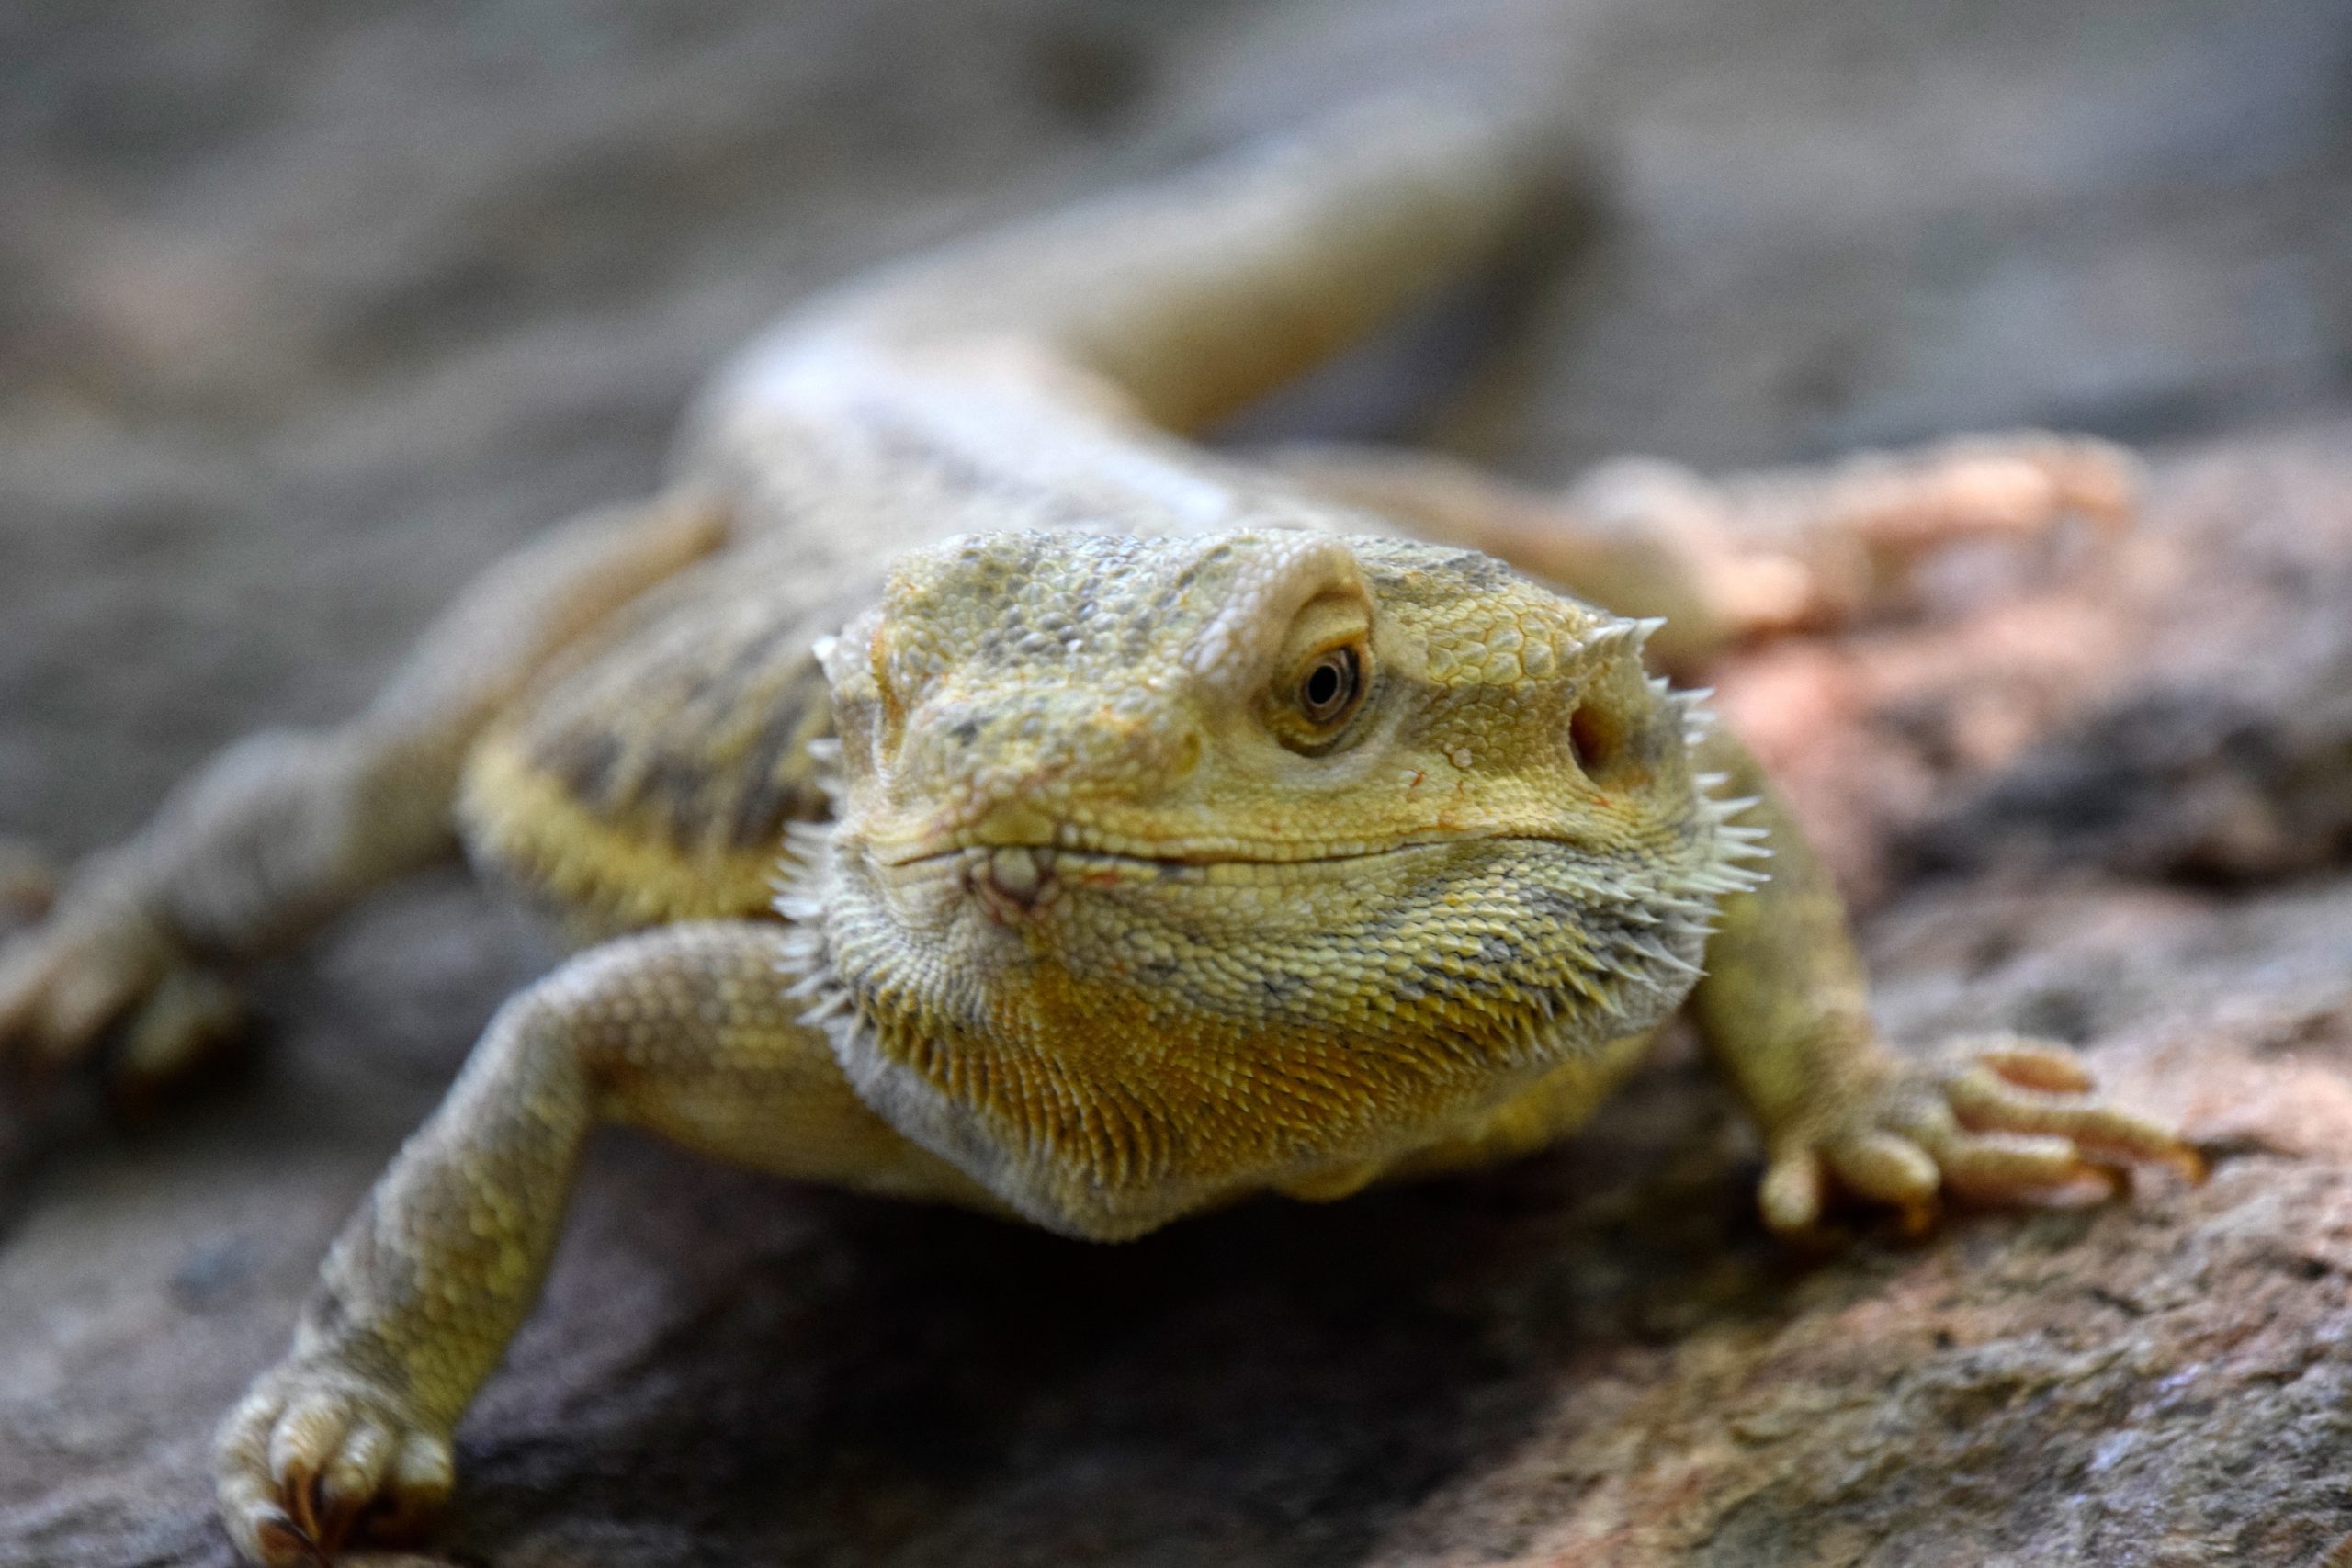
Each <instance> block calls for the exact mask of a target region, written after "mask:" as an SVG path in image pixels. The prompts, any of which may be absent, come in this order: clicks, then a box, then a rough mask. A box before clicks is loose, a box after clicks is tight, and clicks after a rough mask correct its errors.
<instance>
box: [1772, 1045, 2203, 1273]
mask: <svg viewBox="0 0 2352 1568" xmlns="http://www.w3.org/2000/svg"><path fill="white" fill-rule="evenodd" d="M2091 1088H2092V1084H2091V1078H2090V1075H2089V1074H2088V1073H2087V1072H2086V1070H2085V1069H2084V1068H2083V1066H2082V1064H2081V1063H2080V1062H2079V1061H2078V1060H2077V1059H2076V1058H2075V1055H2074V1054H2073V1053H2072V1052H2070V1051H2067V1050H2065V1049H2064V1047H2061V1046H2056V1045H2051V1044H2047V1043H2042V1042H2040V1041H2031V1040H2024V1039H2020V1038H2018V1037H2016V1036H2010V1035H2002V1036H1996V1037H1991V1038H1987V1039H1984V1040H1978V1041H1973V1042H1968V1043H1963V1044H1962V1045H1961V1046H1958V1047H1955V1049H1954V1050H1953V1052H1952V1053H1951V1056H1950V1058H1949V1059H1948V1060H1947V1061H1945V1062H1944V1063H1943V1064H1941V1065H1927V1064H1922V1065H1917V1066H1910V1067H1908V1068H1905V1069H1903V1070H1899V1071H1897V1072H1895V1073H1894V1074H1893V1075H1892V1076H1891V1077H1889V1078H1888V1079H1887V1081H1885V1082H1884V1083H1883V1084H1881V1085H1879V1086H1878V1087H1877V1088H1876V1089H1871V1090H1868V1091H1865V1092H1864V1093H1863V1094H1862V1095H1861V1096H1860V1098H1859V1099H1858V1100H1857V1101H1856V1102H1855V1103H1854V1104H1853V1105H1851V1106H1850V1107H1849V1108H1848V1109H1847V1110H1846V1111H1844V1112H1843V1113H1842V1115H1838V1116H1832V1117H1826V1118H1824V1119H1823V1120H1822V1121H1821V1122H1816V1123H1815V1124H1814V1125H1815V1130H1814V1131H1813V1132H1812V1133H1811V1134H1809V1135H1804V1136H1799V1137H1795V1138H1793V1139H1792V1140H1790V1141H1788V1142H1787V1143H1786V1144H1784V1145H1783V1146H1781V1148H1780V1149H1779V1150H1778V1152H1777V1153H1776V1155H1775V1157H1774V1161H1773V1165H1772V1168H1771V1169H1770V1171H1769V1172H1768V1173H1767V1175H1766V1180H1765V1186H1764V1189H1763V1190H1762V1192H1761V1193H1760V1195H1759V1200H1760V1202H1761V1205H1762V1208H1763V1211H1764V1215H1765V1218H1766V1220H1767V1222H1768V1223H1769V1224H1771V1225H1772V1226H1773V1228H1775V1229H1777V1230H1781V1231H1785V1232H1790V1233H1802V1232H1804V1231H1808V1230H1811V1229H1812V1228H1814V1227H1815V1225H1817V1224H1818V1223H1819V1220H1820V1216H1821V1213H1822V1211H1823V1208H1824V1205H1825V1200H1826V1186H1827V1181H1828V1179H1831V1178H1834V1179H1835V1181H1836V1183H1837V1185H1838V1188H1840V1189H1842V1190H1844V1191H1846V1192H1848V1193H1849V1194H1850V1195H1852V1196H1853V1197H1856V1198H1860V1199H1863V1200H1866V1201H1871V1202H1877V1203H1883V1204H1887V1205H1890V1206H1892V1207H1893V1208H1894V1209H1895V1210H1896V1211H1897V1213H1899V1214H1900V1215H1901V1216H1902V1217H1903V1220H1904V1225H1905V1229H1906V1230H1910V1231H1917V1230H1919V1229H1923V1228H1925V1227H1926V1225H1927V1224H1930V1223H1932V1220H1933V1217H1934V1215H1935V1213H1936V1212H1937V1206H1938V1202H1939V1198H1940V1197H1941V1196H1943V1195H1947V1194H1949V1195H1951V1196H1956V1197H1961V1198H1965V1199H1968V1200H1970V1201H1976V1202H1989V1203H2014V1202H2019V1201H2040V1200H2049V1199H2053V1198H2054V1199H2064V1197H2066V1196H2068V1195H2069V1194H2072V1195H2075V1196H2077V1197H2079V1196H2083V1195H2085V1194H2087V1193H2096V1194H2097V1195H2098V1196H2102V1197H2104V1196H2111V1195H2114V1194H2117V1193H2120V1192H2123V1191H2127V1190H2129V1188H2130V1184H2131V1165H2132V1164H2133V1163H2135V1162H2146V1163H2157V1164H2167V1165H2171V1166H2173V1167H2174V1168H2177V1169H2178V1170H2180V1171H2181V1172H2182V1173H2183V1174H2184V1175H2185V1176H2187V1177H2188V1178H2189V1179H2191V1180H2199V1179H2202V1178H2203V1175H2204V1169H2205V1167H2204V1161H2203V1160H2202V1159H2201V1158H2200V1157H2199V1156H2198V1155H2197V1153H2196V1152H2195V1151H2194V1150H2193V1149H2191V1148H2189V1147H2188V1145H2186V1144H2184V1143H2182V1142H2181V1140H2180V1138H2179V1136H2178V1135H2177V1134H2176V1133H2175V1132H2174V1131H2173V1130H2172V1129H2171V1128H2169V1127H2166V1126H2165V1125H2164V1124H2163V1123H2162V1122H2157V1121H2155V1120H2154V1119H2152V1118H2150V1117H2146V1116H2143V1115H2139V1114H2137V1113H2135V1112H2132V1111H2125V1110H2122V1109H2121V1108H2120V1107H2117V1106H2114V1105H2110V1104H2109V1103H2107V1102H2106V1101H2104V1100H2099V1099H2098V1098H2096V1097H2095V1096H2093V1095H2092V1094H2091V1093H2090V1089H2091Z"/></svg>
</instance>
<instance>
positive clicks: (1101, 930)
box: [784, 530, 1745, 1235]
mask: <svg viewBox="0 0 2352 1568" xmlns="http://www.w3.org/2000/svg"><path fill="white" fill-rule="evenodd" d="M1641 637H1642V627H1640V626H1637V625H1636V624H1634V623H1631V622H1627V621H1623V620H1619V619H1616V618H1613V617H1611V616H1608V615H1602V614H1600V612H1597V611H1595V610H1593V609H1590V608H1589V607H1587V606H1585V605H1583V604H1577V603H1576V602H1574V601H1572V600H1567V599H1564V598H1562V597H1560V596H1558V595H1557V594H1555V593H1552V592H1547V591H1545V590H1544V589H1543V588H1541V587H1539V586H1537V585H1535V584H1533V583H1532V582H1530V581H1527V580H1525V579H1523V578H1521V577H1519V576H1517V575H1516V574H1514V573H1512V572H1511V571H1510V570H1509V569H1508V568H1506V567H1504V566H1503V565H1502V564H1500V563H1499V562H1498V561H1495V560H1493V559H1491V558H1487V557H1485V556H1481V555H1477V554H1474V553H1469V552H1464V551H1460V550H1453V549H1444V548H1439V547H1429V546H1422V545H1414V544H1406V543H1401V542H1397V541H1391V540H1384V539H1371V538H1363V539H1342V538H1338V537H1334V536H1327V535H1320V534H1314V533H1306V532H1292V531H1276V530H1269V531H1264V532H1259V533H1240V534H1231V535H1225V536H1218V537H1215V538H1211V539H1205V540H1202V539H1192V540H1170V539H1149V538H1145V539H1136V538H1125V537H1107V536H1086V535H1074V534H1043V533H1015V534H995V535H980V536H967V537H965V538H961V539H956V540H951V541H949V542H947V543H945V544H943V545H940V546H938V547H933V548H929V549H924V550H921V551H917V552H914V553H912V554H910V555H908V556H906V557H903V558H900V559H899V561H898V562H897V563H895V566H894V569H893V570H892V572H891V575H890V578H889V581H888V587H887V589H886V592H885V593H884V596H883V599H882V602H881V603H880V604H878V605H877V606H876V608H875V609H874V610H872V611H871V612H869V613H868V614H866V615H864V616H862V617H861V618H859V619H858V620H856V621H855V622H854V623H852V624H851V625H850V626H848V627H847V628H846V629H845V630H844V631H843V632H842V635H841V636H840V637H838V638H836V639H833V640H832V641H831V643H830V644H829V645H827V646H826V647H825V648H823V649H821V653H820V656H821V658H822V660H823V662H824V666H825V670H826V673H827V676H828V678H829V680H830V682H831V687H832V693H833V705H834V717H835V723H836V726H837V728H838V733H839V744H840V746H841V759H840V761H841V769H842V781H841V792H842V793H841V798H840V800H839V803H838V817H837V820H836V821H835V822H834V823H833V824H832V826H831V828H830V829H828V830H826V831H825V833H824V834H823V836H822V838H821V839H812V840H809V842H808V843H807V844H805V845H804V846H803V853H802V855H801V867H800V871H799V873H798V877H797V883H796V885H795V886H794V887H793V889H792V891H791V892H790V893H789V894H788V895H787V896H786V900H785V905H784V907H785V909H786V913H787V914H788V915H791V916H793V917H794V918H795V919H797V921H798V922H799V923H800V925H801V928H802V930H803V931H804V932H805V933H806V935H805V938H804V940H805V941H806V942H807V943H808V959H807V968H808V972H809V978H808V981H807V987H808V990H809V994H811V995H815V996H817V997H819V998H820V1000H819V1002H818V1004H817V1011H818V1012H819V1013H820V1014H824V1015H826V1016H828V1017H829V1018H830V1020H831V1024H832V1027H833V1029H834V1032H835V1041H836V1045H837V1048H838V1050H839V1053H840V1055H841V1056H842V1061H843V1064H844V1066H845V1067H847V1069H848V1070H849V1071H850V1073H851V1075H852V1077H853V1078H854V1080H855V1081H856V1082H857V1083H858V1085H859V1088H860V1089H861V1092H863V1093H864V1094H865V1096H866V1098H867V1100H869V1102H870V1103H873V1104H875V1105H876V1107H877V1108H878V1109H881V1110H882V1111H884V1113H885V1114H886V1115H888V1117H890V1119H891V1120H892V1121H893V1122H896V1123H897V1124H898V1125H899V1127H900V1128H901V1130H902V1131H906V1132H908V1133H909V1134H910V1135H913V1136H916V1137H917V1138H918V1139H919V1140H920V1141H922V1142H924V1143H926V1144H927V1145H930V1146H932V1147H933V1148H934V1149H935V1150H937V1151H938V1152H940V1153H943V1154H945V1155H947V1156H948V1157H950V1158H952V1159H955V1160H956V1161H957V1163H959V1164H961V1165H963V1166H965V1168H967V1170H969V1171H971V1172H972V1174H974V1175H976V1176H978V1177H980V1178H981V1179H983V1180H984V1181H987V1182H989V1185H991V1186H992V1187H993V1188H995V1189H996V1190H998V1191H999V1192H1000V1194H1001V1195H1003V1196H1005V1197H1007V1198H1008V1200H1010V1201H1012V1202H1013V1203H1014V1204H1015V1206H1016V1207H1020V1208H1023V1210H1024V1211H1026V1212H1028V1213H1030V1214H1031V1217H1033V1218H1036V1219H1039V1220H1040V1221H1042V1222H1043V1223H1046V1224H1057V1225H1059V1226H1060V1227H1061V1228H1064V1229H1071V1230H1077V1231H1080V1232H1082V1233H1084V1234H1090V1235H1111V1234H1126V1233H1127V1232H1128V1231H1131V1230H1135V1229H1141V1228H1148V1224H1156V1223H1158V1222H1159V1219H1162V1218H1165V1217H1167V1215H1168V1213H1172V1212H1175V1211H1178V1210H1181V1209H1183V1208H1188V1207H1193V1206H1197V1205H1198V1204H1199V1203H1200V1202H1203V1201H1209V1200H1210V1199H1211V1198H1213V1197H1215V1196H1216V1195H1218V1194H1221V1193H1223V1192H1225V1191H1228V1190H1238V1189H1239V1188H1241V1187H1244V1186H1249V1185H1254V1184H1260V1183H1262V1182H1265V1181H1267V1180H1269V1179H1285V1178H1289V1177H1298V1176H1302V1175H1305V1174H1306V1173H1311V1172H1312V1171H1314V1170H1316V1169H1317V1168H1328V1167H1329V1166H1330V1165H1331V1164H1332V1163H1333V1162H1335V1161H1336V1162H1345V1161H1350V1160H1353V1161H1362V1160H1363V1159H1366V1158H1379V1157H1385V1156H1387V1155H1391V1154H1394V1153H1396V1152H1398V1151H1399V1150H1401V1149H1404V1148H1408V1147H1410V1146H1412V1145H1413V1141H1414V1140H1415V1139H1419V1140H1421V1141H1427V1140H1428V1139H1429V1138H1430V1137H1431V1136H1433V1135H1436V1134H1442V1132H1443V1130H1444V1129H1445V1127H1446V1126H1447V1125H1448V1124H1449V1121H1450V1119H1459V1118H1462V1117H1464V1116H1466V1115H1471V1114H1475V1113H1476V1112H1477V1111H1479V1110H1481V1109H1482V1108H1486V1107H1489V1106H1491V1105H1492V1104H1493V1103H1495V1102H1496V1100H1498V1098H1500V1097H1501V1096H1503V1095H1505V1094H1507V1093H1509V1092H1510V1091H1512V1090H1513V1089H1519V1088H1521V1087H1523V1086H1524V1085H1525V1083H1526V1082H1527V1081H1528V1080H1529V1079H1530V1077H1532V1075H1534V1074H1536V1073H1538V1072H1541V1071H1544V1070H1545V1069H1547V1068H1549V1067H1552V1066H1557V1065H1559V1064H1560V1063H1562V1062H1563V1061H1565V1060H1566V1059H1567V1058H1569V1057H1570V1056H1572V1055H1574V1054H1575V1053H1577V1052H1580V1051H1582V1052H1589V1051H1594V1050H1597V1049H1599V1047H1600V1046H1601V1045H1602V1044H1605V1043H1608V1042H1610V1041H1611V1040H1614V1039H1618V1038H1621V1037H1623V1036H1625V1035H1627V1034H1630V1033H1633V1032H1637V1031H1639V1030H1641V1029H1644V1028H1645V1027H1646V1026H1648V1025H1649V1024H1651V1023H1652V1022H1654V1021H1656V1020H1657V1018H1658V1017H1660V1016H1662V1015H1663V1013H1664V1012H1666V1011H1667V1010H1669V1009H1670V1008H1671V1007H1672V1006H1673V1005H1674V1004H1675V1003H1676V1002H1677V1001H1678V1000H1679V998H1680V997H1681V996H1682V994H1683V993H1684V991H1685V990H1687V988H1688V987H1689V984H1690V982H1691V978H1692V976H1694V975H1695V973H1696V970H1695V965H1696V964H1697V963H1698V961H1699V958H1700V954H1701V949H1702V945H1703V942H1704V939H1705V933H1706V930H1707V923H1708V920H1709V919H1710V918H1711V916H1712V913H1713V900H1714V897H1716V896H1717V895H1718V894H1720V893H1722V892H1724V891H1727V890H1728V889H1729V888H1731V887H1732V886H1736V885H1737V884H1738V882H1739V880H1740V879H1741V878H1742V877H1743V876H1744V875H1745V874H1744V873H1741V872H1739V871H1737V870H1736V869H1733V868H1732V865H1731V861H1732V859H1733V858H1734V857H1736V855H1737V854H1738V853H1739V852H1740V850H1739V841H1738V835H1739V832H1740V830H1739V829H1726V828H1725V827H1724V820H1723V819H1724V816H1725V814H1726V808H1725V807H1723V806H1721V805H1719V804H1718V803H1716V802H1713V801H1712V800H1710V799H1709V798H1708V796H1707V789H1706V784H1707V781H1705V780H1704V779H1702V778H1701V777H1699V776H1697V775H1695V774H1694V773H1693V769H1692V764H1691V754H1690V750H1689V746H1688V739H1689V735H1690V732H1691V729H1692V728H1693V726H1694V724H1695V722H1696V719H1695V717H1694V715H1693V713H1692V711H1691V708H1690V706H1689V705H1688V703H1687V702H1686V701H1685V700H1684V699H1682V698H1680V697H1678V696H1675V695H1672V694H1668V692H1667V691H1666V690H1665V688H1664V686H1663V683H1662V682H1652V681H1651V680H1650V679H1649V678H1648V677H1647V676H1646V675H1645V671H1643V669H1642V665H1641V658H1640V643H1641Z"/></svg>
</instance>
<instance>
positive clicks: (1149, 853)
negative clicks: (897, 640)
mask: <svg viewBox="0 0 2352 1568" xmlns="http://www.w3.org/2000/svg"><path fill="white" fill-rule="evenodd" d="M1535 836H1537V835H1531V834H1529V833H1526V832H1524V831H1523V830H1522V831H1518V832H1513V831H1510V830H1508V829H1461V828H1455V829H1430V830H1428V831H1425V832H1417V833H1409V834H1406V835H1404V836H1402V837H1399V838H1393V839H1387V840H1381V841H1378V842H1371V841H1366V840H1344V839H1342V840H1307V839H1283V840H1242V839H1216V838H1171V839H1162V840H1149V839H1141V838H1132V837H1128V836H1125V835H1122V834H1116V833H1106V832H1103V831H1101V830H1099V829H1089V828H1081V827H1079V826H1077V825H1075V824H1071V823H1063V824H1057V826H1056V827H1055V828H1054V829H1052V832H1051V835H1050V837H1047V836H1036V835H1028V834H1024V835H1022V836H1019V837H1013V836H1010V835H1002V834H994V833H989V832H987V831H985V830H978V831H974V830H966V831H963V832H956V833H948V834H939V835H932V836H926V837H922V838H912V839H905V840H898V841H896V842H885V843H880V844H875V845H872V846H871V847H870V848H869V850H868V852H867V853H868V858H869V859H870V860H871V862H872V863H874V864H875V865H876V866H877V867H879V868H881V869H883V870H885V871H889V872H903V871H911V870H914V869H916V868H921V867H934V868H935V867H944V866H946V865H948V864H950V863H957V862H963V863H970V862H972V861H974V860H976V859H978V860H989V861H993V860H994V859H995V858H996V857H998V856H1004V857H1007V862H1006V863H1007V865H1008V867H1009V869H1010V871H1011V873H1012V875H1013V876H1014V877H1015V878H1016V879H1017V878H1018V877H1019V876H1021V875H1023V874H1025V868H1024V867H1023V858H1024V857H1025V858H1027V859H1029V860H1034V861H1035V862H1037V863H1040V864H1042V865H1045V866H1046V867H1054V866H1062V867H1072V868H1075V867H1077V866H1080V865H1082V864H1098V865H1102V866H1103V867H1105V868H1106V869H1118V868H1122V867H1124V868H1125V869H1127V870H1128V871H1130V872H1148V873H1151V874H1176V873H1181V872H1183V871H1186V870H1202V871H1205V870H1208V869H1209V868H1212V867H1216V866H1220V865H1230V866H1261V865H1306V864H1313V863H1319V862H1327V861H1351V860H1370V859H1374V858H1376V857H1378V856H1381V855H1388V854H1397V853H1401V852H1407V851H1411V850H1425V849H1433V848H1436V847H1438V846H1440V845H1444V844H1461V843H1470V842H1475V841H1477V840H1487V839H1500V838H1529V837H1535Z"/></svg>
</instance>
